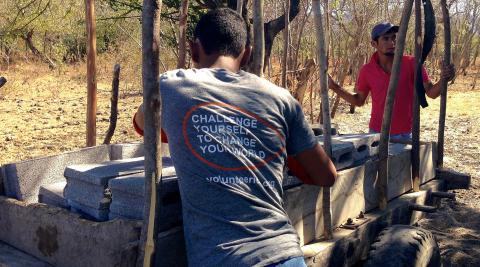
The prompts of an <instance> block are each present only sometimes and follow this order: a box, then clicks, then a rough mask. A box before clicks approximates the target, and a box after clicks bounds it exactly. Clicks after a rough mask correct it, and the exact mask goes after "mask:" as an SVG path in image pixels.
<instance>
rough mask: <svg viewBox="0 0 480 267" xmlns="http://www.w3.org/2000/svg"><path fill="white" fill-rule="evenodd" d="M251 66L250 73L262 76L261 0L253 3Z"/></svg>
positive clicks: (262, 32)
mask: <svg viewBox="0 0 480 267" xmlns="http://www.w3.org/2000/svg"><path fill="white" fill-rule="evenodd" d="M253 5H254V7H253V55H252V59H253V64H252V67H253V69H252V72H253V73H254V74H256V75H258V76H263V64H264V60H265V34H264V29H263V0H254V2H253Z"/></svg>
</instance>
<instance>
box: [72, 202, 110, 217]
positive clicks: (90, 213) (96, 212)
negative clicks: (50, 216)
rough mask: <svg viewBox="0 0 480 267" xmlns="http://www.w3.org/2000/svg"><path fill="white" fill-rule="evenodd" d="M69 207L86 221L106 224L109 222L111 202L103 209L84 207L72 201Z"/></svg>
mask: <svg viewBox="0 0 480 267" xmlns="http://www.w3.org/2000/svg"><path fill="white" fill-rule="evenodd" d="M67 201H68V205H70V210H71V211H72V212H74V213H77V214H80V215H81V216H82V217H84V218H85V219H89V220H92V221H99V222H104V221H107V220H108V213H109V210H108V206H109V204H110V202H108V205H107V203H105V204H103V207H99V208H92V207H89V206H87V205H83V204H81V203H78V202H76V201H73V200H71V199H68V200H67Z"/></svg>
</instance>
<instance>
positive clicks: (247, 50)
mask: <svg viewBox="0 0 480 267" xmlns="http://www.w3.org/2000/svg"><path fill="white" fill-rule="evenodd" d="M251 54H252V47H251V46H249V45H246V46H245V50H244V52H243V56H242V60H240V67H243V66H245V65H247V64H248V61H249V60H250V55H251Z"/></svg>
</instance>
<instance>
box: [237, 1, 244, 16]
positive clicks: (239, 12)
mask: <svg viewBox="0 0 480 267" xmlns="http://www.w3.org/2000/svg"><path fill="white" fill-rule="evenodd" d="M242 7H243V1H242V0H237V12H238V14H240V16H242Z"/></svg>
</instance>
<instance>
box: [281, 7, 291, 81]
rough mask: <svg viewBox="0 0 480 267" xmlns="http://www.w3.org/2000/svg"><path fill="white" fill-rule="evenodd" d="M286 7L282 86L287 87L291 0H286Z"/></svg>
mask: <svg viewBox="0 0 480 267" xmlns="http://www.w3.org/2000/svg"><path fill="white" fill-rule="evenodd" d="M284 2H285V4H284V9H285V28H283V55H282V87H283V88H285V89H288V88H287V71H288V50H289V49H288V45H289V43H290V38H289V37H290V36H289V35H290V30H289V29H290V27H289V24H290V23H289V22H288V17H289V13H290V12H289V11H290V0H284Z"/></svg>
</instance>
